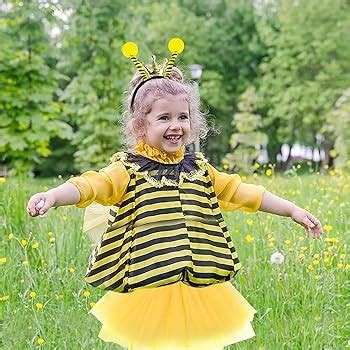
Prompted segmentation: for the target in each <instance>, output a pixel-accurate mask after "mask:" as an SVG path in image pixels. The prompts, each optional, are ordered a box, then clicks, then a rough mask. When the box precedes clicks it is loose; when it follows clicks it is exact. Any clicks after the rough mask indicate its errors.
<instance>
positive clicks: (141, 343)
mask: <svg viewBox="0 0 350 350" xmlns="http://www.w3.org/2000/svg"><path fill="white" fill-rule="evenodd" d="M90 312H91V313H92V314H93V315H94V316H95V317H96V318H97V319H98V320H99V321H100V322H101V323H102V329H101V331H100V333H99V337H100V338H101V339H102V340H104V341H106V342H114V343H118V344H119V345H121V346H123V347H126V348H128V349H129V350H175V349H176V350H180V349H181V350H183V349H193V350H198V349H201V350H204V349H208V350H214V349H222V348H223V347H224V346H226V345H229V344H233V343H237V342H239V341H242V340H245V339H249V338H251V337H253V336H254V335H255V333H254V330H253V328H252V326H251V324H250V322H251V321H252V320H253V316H254V313H255V312H256V311H255V310H254V308H253V307H252V306H251V305H250V304H249V303H248V302H247V301H246V300H245V299H244V297H243V296H242V295H241V294H240V293H239V292H238V291H237V290H236V289H235V288H234V287H233V286H232V284H231V283H230V282H225V283H218V284H214V285H211V286H208V287H203V288H194V287H189V286H187V285H185V284H184V283H182V282H178V283H175V284H171V285H167V286H163V287H158V288H146V289H138V290H136V291H133V292H131V293H115V292H111V291H109V292H107V293H106V294H105V295H104V296H103V297H102V298H101V299H100V300H99V301H98V302H97V303H96V305H95V306H94V307H93V308H92V309H91V310H90Z"/></svg>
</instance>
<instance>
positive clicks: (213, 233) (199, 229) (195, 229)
mask: <svg viewBox="0 0 350 350" xmlns="http://www.w3.org/2000/svg"><path fill="white" fill-rule="evenodd" d="M216 227H217V226H216ZM187 229H188V231H192V232H201V233H205V234H207V235H210V236H214V237H223V234H222V232H217V231H210V230H207V229H206V228H203V227H197V226H187Z"/></svg>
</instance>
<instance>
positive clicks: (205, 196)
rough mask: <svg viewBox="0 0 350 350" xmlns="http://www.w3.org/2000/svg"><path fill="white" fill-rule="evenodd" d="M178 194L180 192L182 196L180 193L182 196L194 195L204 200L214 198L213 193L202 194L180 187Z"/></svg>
mask: <svg viewBox="0 0 350 350" xmlns="http://www.w3.org/2000/svg"><path fill="white" fill-rule="evenodd" d="M179 192H180V194H182V193H184V194H195V195H197V196H200V197H204V198H209V199H210V198H214V197H215V193H214V192H210V193H207V194H203V192H201V191H197V190H194V189H192V188H182V187H181V188H179Z"/></svg>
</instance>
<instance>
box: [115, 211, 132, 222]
mask: <svg viewBox="0 0 350 350" xmlns="http://www.w3.org/2000/svg"><path fill="white" fill-rule="evenodd" d="M133 212H134V208H131V209H129V210H127V211H125V212H124V213H121V214H119V215H118V216H117V218H116V219H115V221H121V220H123V219H125V218H126V217H128V216H129V215H131V214H132V213H133Z"/></svg>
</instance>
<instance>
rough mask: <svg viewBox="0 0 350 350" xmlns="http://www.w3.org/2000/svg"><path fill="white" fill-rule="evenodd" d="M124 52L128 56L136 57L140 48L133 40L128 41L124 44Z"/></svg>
mask: <svg viewBox="0 0 350 350" xmlns="http://www.w3.org/2000/svg"><path fill="white" fill-rule="evenodd" d="M122 52H123V55H124V56H125V57H127V58H131V57H136V56H137V54H138V52H139V48H138V47H137V45H136V44H135V43H133V42H132V41H128V42H127V43H125V44H124V45H123V47H122Z"/></svg>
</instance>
